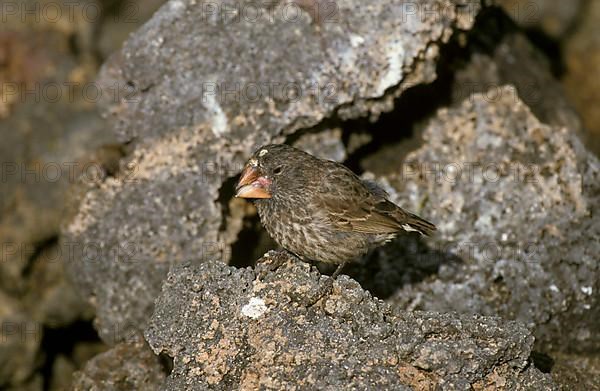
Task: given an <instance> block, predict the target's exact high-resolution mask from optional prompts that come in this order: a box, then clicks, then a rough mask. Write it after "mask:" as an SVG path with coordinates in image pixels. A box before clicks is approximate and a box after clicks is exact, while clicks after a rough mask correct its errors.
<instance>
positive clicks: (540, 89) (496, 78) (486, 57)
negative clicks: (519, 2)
mask: <svg viewBox="0 0 600 391" xmlns="http://www.w3.org/2000/svg"><path fill="white" fill-rule="evenodd" d="M470 37H471V39H470V44H469V46H468V48H467V49H468V51H469V61H468V62H467V63H466V65H465V66H463V67H460V68H459V69H458V70H457V71H456V73H455V74H454V80H453V83H452V98H453V99H452V100H453V102H454V103H461V102H462V101H464V100H465V99H469V98H470V97H471V95H473V94H475V93H482V94H485V96H486V98H487V99H489V100H496V99H498V96H499V94H501V93H502V87H503V86H505V85H507V84H510V85H513V86H515V87H516V95H517V96H518V98H519V99H520V100H522V101H523V102H524V103H525V104H526V105H527V106H528V107H529V108H530V109H531V111H532V112H533V114H534V115H535V116H536V117H537V118H539V119H540V121H542V122H544V123H547V124H549V125H555V126H560V127H563V126H564V127H567V128H569V129H570V130H571V131H573V132H575V133H576V134H578V135H579V136H580V137H582V138H583V139H584V140H585V132H584V130H583V126H582V123H581V119H580V118H579V115H578V113H577V111H576V110H575V108H574V107H573V105H572V104H571V102H570V101H569V99H568V98H567V95H566V93H565V90H564V88H563V87H562V85H561V84H560V82H559V81H558V80H556V78H555V77H554V75H553V74H552V70H551V67H550V64H549V62H548V59H547V58H546V57H545V56H544V54H543V53H541V52H540V51H539V50H538V49H537V48H535V46H533V45H532V44H531V42H529V40H528V39H527V37H526V36H525V35H524V34H523V33H522V32H521V31H519V30H518V29H517V28H516V27H515V26H514V25H513V23H511V22H510V20H508V18H507V17H506V16H505V15H502V14H501V13H500V12H497V11H495V10H494V9H487V10H486V11H485V12H483V13H482V16H481V18H480V19H479V20H478V23H477V24H476V27H475V28H474V30H473V31H472V32H471V34H470Z"/></svg>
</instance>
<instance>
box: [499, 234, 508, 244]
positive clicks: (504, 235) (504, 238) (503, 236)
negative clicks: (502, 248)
mask: <svg viewBox="0 0 600 391" xmlns="http://www.w3.org/2000/svg"><path fill="white" fill-rule="evenodd" d="M500 239H501V240H502V241H503V242H506V241H507V240H508V234H507V233H506V232H505V233H503V234H502V237H501V238H500Z"/></svg>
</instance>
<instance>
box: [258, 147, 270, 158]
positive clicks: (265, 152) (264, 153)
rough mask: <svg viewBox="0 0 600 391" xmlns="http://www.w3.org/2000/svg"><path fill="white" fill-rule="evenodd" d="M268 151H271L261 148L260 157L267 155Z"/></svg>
mask: <svg viewBox="0 0 600 391" xmlns="http://www.w3.org/2000/svg"><path fill="white" fill-rule="evenodd" d="M267 153H269V151H267V150H266V149H263V150H261V151H260V152H259V153H258V157H263V156H265V155H266V154H267Z"/></svg>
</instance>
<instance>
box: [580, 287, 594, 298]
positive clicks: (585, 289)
mask: <svg viewBox="0 0 600 391" xmlns="http://www.w3.org/2000/svg"><path fill="white" fill-rule="evenodd" d="M581 291H582V292H583V293H584V294H586V295H588V296H591V295H592V291H593V288H592V287H591V286H582V287H581Z"/></svg>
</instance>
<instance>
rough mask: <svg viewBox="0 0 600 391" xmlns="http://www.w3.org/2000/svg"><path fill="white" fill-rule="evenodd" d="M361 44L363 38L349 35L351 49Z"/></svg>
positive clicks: (363, 40)
mask: <svg viewBox="0 0 600 391" xmlns="http://www.w3.org/2000/svg"><path fill="white" fill-rule="evenodd" d="M363 43H365V39H364V38H363V37H361V36H360V35H357V34H350V45H352V47H354V48H355V47H358V46H360V45H362V44H363Z"/></svg>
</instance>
